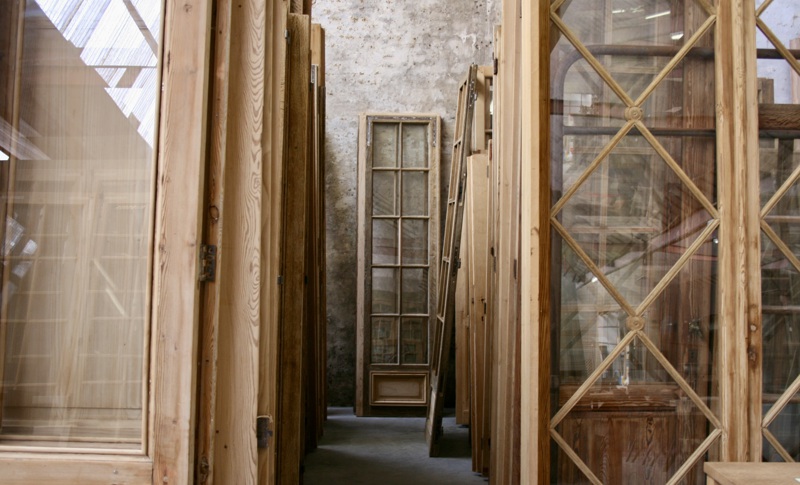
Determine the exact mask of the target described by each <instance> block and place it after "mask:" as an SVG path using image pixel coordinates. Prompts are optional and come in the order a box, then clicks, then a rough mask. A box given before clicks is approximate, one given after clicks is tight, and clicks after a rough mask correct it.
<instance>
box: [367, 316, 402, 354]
mask: <svg viewBox="0 0 800 485" xmlns="http://www.w3.org/2000/svg"><path fill="white" fill-rule="evenodd" d="M372 363H373V364H396V363H397V319H396V318H385V317H380V318H373V319H372Z"/></svg>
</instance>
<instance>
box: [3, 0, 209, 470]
mask: <svg viewBox="0 0 800 485" xmlns="http://www.w3.org/2000/svg"><path fill="white" fill-rule="evenodd" d="M162 6H163V8H164V11H163V14H164V16H163V24H162V25H163V32H164V38H163V44H162V47H161V49H162V50H161V59H162V60H164V62H161V63H160V67H161V86H162V91H161V93H160V101H159V103H160V104H159V105H160V110H159V111H160V120H159V122H158V124H159V131H158V140H157V149H156V153H157V155H156V165H157V170H156V174H157V180H156V182H155V191H156V192H155V193H156V200H155V209H154V210H155V218H154V219H155V227H154V234H153V242H152V244H151V250H152V251H153V263H152V264H153V266H152V270H151V272H150V274H151V277H152V290H151V291H152V297H151V300H150V301H151V308H150V310H149V311H150V315H151V319H150V324H149V329H150V347H149V354H148V355H147V356H146V357H147V358H149V369H150V372H149V380H148V383H149V385H148V386H147V387H148V389H147V391H148V392H147V394H146V395H145V397H144V398H143V399H146V400H147V402H146V403H145V404H146V406H145V409H146V410H147V417H146V418H145V419H146V421H147V426H146V427H145V428H146V429H145V432H144V434H143V436H142V438H143V443H142V449H141V451H140V452H134V453H130V452H119V451H116V450H112V449H87V450H85V452H82V450H74V449H58V450H54V449H47V450H44V449H42V450H39V449H36V448H31V447H27V448H24V449H23V448H19V449H13V448H8V447H3V450H2V451H0V477H3V478H2V481H3V483H5V484H28V483H76V484H77V483H80V484H101V483H104V484H105V483H129V484H150V483H192V481H193V468H194V464H193V461H194V458H193V453H194V435H195V406H196V399H195V398H194V395H195V387H196V380H197V376H196V372H197V370H196V363H197V362H196V359H197V335H198V331H197V329H198V321H199V310H200V304H199V303H200V298H199V296H200V292H199V285H198V280H199V264H198V260H199V248H200V238H201V234H202V232H201V226H202V210H201V207H202V206H203V195H202V194H203V187H204V182H205V180H204V177H205V164H206V121H207V115H206V112H207V110H206V106H207V102H208V99H207V98H208V96H207V92H208V71H209V64H210V63H209V59H210V36H211V31H210V25H211V23H210V22H211V17H212V9H211V1H210V0H182V1H180V2H178V1H175V0H165V1H164V2H163V5H162ZM198 39H200V42H198Z"/></svg>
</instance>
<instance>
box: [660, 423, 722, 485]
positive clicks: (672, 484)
mask: <svg viewBox="0 0 800 485" xmlns="http://www.w3.org/2000/svg"><path fill="white" fill-rule="evenodd" d="M720 435H722V430H721V429H715V430H714V431H712V432H711V433H709V435H708V436H707V437H706V439H704V440H703V442H702V443H700V446H699V447H698V448H697V449H696V450H694V452H693V453H692V454H691V455H690V456H689V458H687V459H686V461H685V462H684V463H683V465H681V467H680V468H678V471H676V472H675V474H674V475H673V476H672V478H670V480H669V481H668V482H667V485H678V484H679V483H681V480H683V478H684V477H685V476H686V474H687V473H689V471H690V470H691V469H692V467H693V466H695V465H697V463H698V462H699V461H700V460H701V459H702V458H703V455H705V454H706V452H707V451H708V449H709V448H711V445H713V444H714V442H715V441H717V438H719V437H720Z"/></svg>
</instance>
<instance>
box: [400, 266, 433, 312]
mask: <svg viewBox="0 0 800 485" xmlns="http://www.w3.org/2000/svg"><path fill="white" fill-rule="evenodd" d="M403 313H428V270H427V269H422V268H413V269H408V268H406V269H403Z"/></svg>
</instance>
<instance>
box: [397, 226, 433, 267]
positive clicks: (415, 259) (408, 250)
mask: <svg viewBox="0 0 800 485" xmlns="http://www.w3.org/2000/svg"><path fill="white" fill-rule="evenodd" d="M427 263H428V221H427V220H425V219H404V220H403V264H427Z"/></svg>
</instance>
